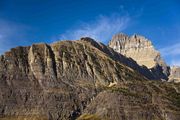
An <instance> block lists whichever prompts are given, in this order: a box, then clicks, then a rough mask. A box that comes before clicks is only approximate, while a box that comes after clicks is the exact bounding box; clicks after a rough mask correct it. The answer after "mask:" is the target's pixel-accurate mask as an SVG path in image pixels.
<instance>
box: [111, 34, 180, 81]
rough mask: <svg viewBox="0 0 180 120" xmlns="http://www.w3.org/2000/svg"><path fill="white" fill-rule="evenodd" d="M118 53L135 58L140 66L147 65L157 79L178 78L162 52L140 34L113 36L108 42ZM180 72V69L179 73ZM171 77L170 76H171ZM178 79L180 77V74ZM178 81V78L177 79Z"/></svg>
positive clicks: (170, 79)
mask: <svg viewBox="0 0 180 120" xmlns="http://www.w3.org/2000/svg"><path fill="white" fill-rule="evenodd" d="M108 46H109V47H111V48H113V49H114V50H115V51H117V52H118V53H121V54H122V55H124V56H126V57H130V58H132V59H133V60H135V61H136V62H137V63H138V64H139V65H140V66H146V67H147V68H148V69H149V70H150V71H151V72H152V74H153V75H154V77H155V79H161V80H169V81H173V80H172V79H174V78H173V77H175V79H177V73H174V72H173V71H174V70H173V69H172V70H171V68H170V67H169V66H168V65H167V64H166V63H165V61H164V60H163V59H162V57H161V55H160V52H159V51H157V50H156V49H155V48H154V46H153V44H152V43H151V41H150V40H148V39H147V38H145V37H143V36H140V35H136V34H135V35H132V36H128V35H126V34H123V33H120V34H116V35H114V36H113V37H112V40H111V41H110V42H109V44H108ZM178 74H180V71H179V73H178ZM169 77H170V78H169ZM178 79H180V77H179V76H178ZM175 81H176V82H178V81H177V80H175Z"/></svg>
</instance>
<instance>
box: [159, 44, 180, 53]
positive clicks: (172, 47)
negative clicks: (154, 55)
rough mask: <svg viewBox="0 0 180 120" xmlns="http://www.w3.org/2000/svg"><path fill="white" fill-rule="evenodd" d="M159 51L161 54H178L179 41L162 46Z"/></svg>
mask: <svg viewBox="0 0 180 120" xmlns="http://www.w3.org/2000/svg"><path fill="white" fill-rule="evenodd" d="M160 52H161V53H162V55H163V56H176V55H180V43H177V44H174V45H170V46H167V47H165V48H162V49H160Z"/></svg>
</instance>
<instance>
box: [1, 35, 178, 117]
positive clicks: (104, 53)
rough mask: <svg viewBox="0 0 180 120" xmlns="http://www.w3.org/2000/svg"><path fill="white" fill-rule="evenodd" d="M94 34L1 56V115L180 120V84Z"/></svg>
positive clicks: (10, 52) (17, 49)
mask: <svg viewBox="0 0 180 120" xmlns="http://www.w3.org/2000/svg"><path fill="white" fill-rule="evenodd" d="M152 77H154V76H153V74H152V72H151V71H150V70H149V69H148V68H147V67H144V66H140V65H138V64H137V63H136V61H134V60H133V59H131V58H127V57H125V56H123V55H121V54H120V53H117V52H116V51H114V50H113V49H112V48H110V47H108V46H105V45H104V44H102V43H98V42H96V41H95V40H93V39H91V38H87V37H86V38H81V39H80V40H73V41H68V40H66V41H59V42H56V43H52V44H50V45H48V44H45V43H40V44H33V45H32V46H27V47H17V48H13V49H11V50H10V51H8V52H6V53H5V54H4V55H1V56H0V83H1V84H0V119H1V120H75V119H78V120H105V119H107V120H124V119H126V120H139V119H141V120H154V119H157V120H162V119H167V120H179V118H180V112H179V111H180V84H179V83H168V82H161V81H151V80H150V78H152Z"/></svg>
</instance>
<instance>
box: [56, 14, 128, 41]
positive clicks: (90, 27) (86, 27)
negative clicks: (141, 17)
mask: <svg viewBox="0 0 180 120" xmlns="http://www.w3.org/2000/svg"><path fill="white" fill-rule="evenodd" d="M129 21H130V17H129V16H127V15H126V16H120V15H117V14H116V15H115V14H113V15H111V16H102V15H101V16H99V17H98V18H97V19H95V20H94V21H91V22H89V23H85V22H82V23H81V24H80V25H78V26H77V27H75V28H73V29H70V30H67V31H66V32H65V33H63V34H61V35H60V36H59V39H79V38H81V37H91V38H93V39H96V40H98V41H101V42H106V41H107V40H109V39H110V38H111V37H112V35H113V34H116V33H118V32H121V31H123V30H124V29H126V28H127V26H128V23H129Z"/></svg>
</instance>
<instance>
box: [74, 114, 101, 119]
mask: <svg viewBox="0 0 180 120" xmlns="http://www.w3.org/2000/svg"><path fill="white" fill-rule="evenodd" d="M77 120H104V119H101V118H100V117H99V116H97V115H95V114H84V115H81V116H80V117H79V118H78V119H77Z"/></svg>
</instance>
